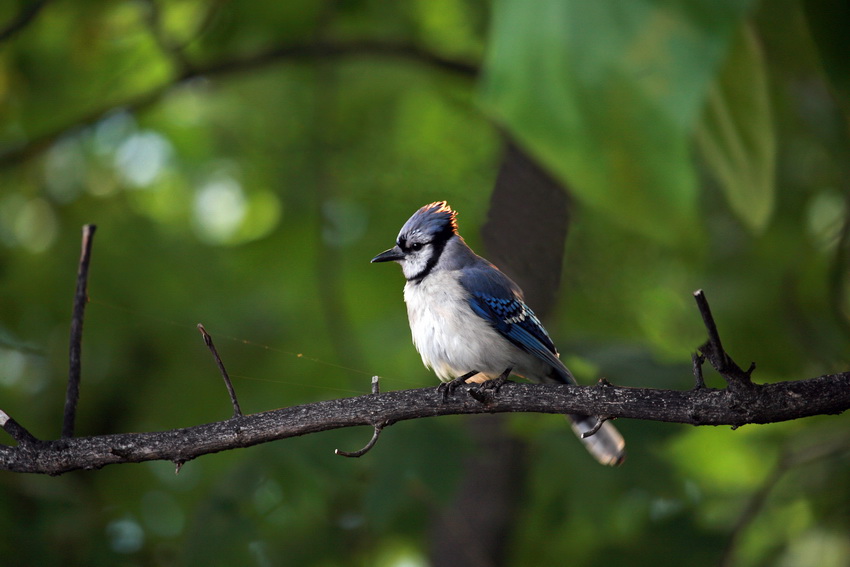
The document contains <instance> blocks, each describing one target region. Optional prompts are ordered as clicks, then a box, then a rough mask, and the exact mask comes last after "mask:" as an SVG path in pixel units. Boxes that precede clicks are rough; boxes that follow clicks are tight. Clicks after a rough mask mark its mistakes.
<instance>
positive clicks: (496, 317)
mask: <svg viewBox="0 0 850 567" xmlns="http://www.w3.org/2000/svg"><path fill="white" fill-rule="evenodd" d="M460 284H461V285H462V286H463V288H464V289H465V290H466V291H467V292H468V293H469V300H468V301H469V306H470V307H471V308H472V311H473V312H474V313H475V314H476V315H478V316H479V317H482V318H483V319H484V320H486V321H487V322H489V323H490V324H491V325H492V326H493V328H494V329H496V331H498V332H499V334H501V335H502V336H503V337H504V338H506V339H507V340H509V341H510V342H511V343H513V344H514V345H516V346H517V347H519V348H520V349H522V350H523V351H525V352H527V353H529V354H532V355H534V356H535V357H537V358H539V359H540V360H542V361H544V362H546V363H547V364H548V365H549V366H551V367H552V369H553V370H554V371H555V374H556V376H557V377H558V378H560V379H561V381H563V382H567V383H575V379H574V378H573V376H572V374H571V373H570V371H569V370H567V368H566V366H564V364H563V363H562V362H561V360H560V359H559V358H558V351H557V350H556V349H555V345H554V344H553V343H552V339H551V338H549V334H548V333H547V332H546V329H544V328H543V325H542V324H541V323H540V320H539V319H538V318H537V316H536V315H535V314H534V312H533V311H532V310H531V308H530V307H528V305H526V304H525V302H524V301H523V298H522V293H521V292H520V291H519V288H518V287H517V286H516V284H514V283H513V282H512V281H511V280H510V279H509V278H508V277H507V276H505V275H504V274H503V273H502V272H500V271H499V270H498V269H496V268H495V267H492V266H491V265H486V264H485V265H484V266H481V267H477V268H474V269H469V270H466V271H465V273H464V275H463V276H462V277H461V279H460Z"/></svg>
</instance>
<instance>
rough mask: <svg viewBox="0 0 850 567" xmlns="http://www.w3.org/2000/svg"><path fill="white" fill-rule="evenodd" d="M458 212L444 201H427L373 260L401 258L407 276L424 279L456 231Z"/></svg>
mask: <svg viewBox="0 0 850 567" xmlns="http://www.w3.org/2000/svg"><path fill="white" fill-rule="evenodd" d="M456 217H457V213H456V212H455V211H454V210H452V208H451V207H449V205H448V203H446V202H445V201H437V202H436V203H431V204H430V205H425V206H424V207H422V208H421V209H419V210H418V211H416V212H415V213H413V216H412V217H410V218H409V219H407V222H406V223H404V226H402V227H401V231H399V233H398V238H396V244H395V246H393V247H392V248H390V249H389V250H387V251H385V252H381V253H380V254H378V255H377V256H375V257H374V258H372V262H373V263H374V262H390V261H392V262H398V263H399V264H401V269H402V271H403V272H404V277H405V278H407V279H408V280H421V279H422V278H424V277H425V276H426V275H428V273H429V272H430V271H431V270H432V269H433V268H434V266H435V265H436V264H437V260H439V259H440V254H442V252H443V248H445V246H446V243H447V242H448V241H449V239H451V238H452V237H453V236H456V235H457V221H456V220H455V219H456Z"/></svg>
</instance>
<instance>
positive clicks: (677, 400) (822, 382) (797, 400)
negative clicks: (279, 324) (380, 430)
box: [0, 372, 850, 475]
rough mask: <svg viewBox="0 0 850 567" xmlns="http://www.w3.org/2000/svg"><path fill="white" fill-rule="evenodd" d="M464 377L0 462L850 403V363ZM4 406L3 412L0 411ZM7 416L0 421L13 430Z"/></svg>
mask: <svg viewBox="0 0 850 567" xmlns="http://www.w3.org/2000/svg"><path fill="white" fill-rule="evenodd" d="M475 387H476V386H474V385H473V386H461V387H460V388H458V389H457V390H456V393H455V395H454V396H452V397H450V398H449V399H448V400H446V401H445V402H442V401H441V400H440V396H439V395H438V394H437V392H436V391H435V389H434V388H420V389H415V390H401V391H395V392H386V393H383V394H377V395H376V394H368V395H363V396H357V397H353V398H342V399H338V400H328V401H322V402H316V403H312V404H306V405H300V406H293V407H289V408H283V409H277V410H273V411H267V412H263V413H257V414H252V415H247V416H242V417H235V418H232V419H228V420H225V421H219V422H215V423H209V424H205V425H197V426H194V427H186V428H181V429H173V430H169V431H162V432H151V433H123V434H117V435H100V436H95V437H75V438H70V439H59V440H56V441H36V442H31V443H20V441H19V444H18V445H17V446H0V469H3V470H8V471H14V472H28V473H42V474H51V475H57V474H62V473H65V472H68V471H73V470H78V469H99V468H101V467H103V466H106V465H110V464H116V463H138V462H143V461H152V460H167V461H172V462H175V463H183V462H186V461H189V460H192V459H194V458H196V457H199V456H201V455H206V454H209V453H217V452H219V451H226V450H230V449H237V448H242V447H250V446H252V445H258V444H260V443H267V442H269V441H276V440H278V439H285V438H288V437H297V436H301V435H307V434H310V433H318V432H320V431H329V430H332V429H340V428H344V427H353V426H356V425H366V426H370V427H374V424H376V423H384V422H386V423H387V424H393V423H396V422H399V421H405V420H410V419H418V418H424V417H436V416H441V415H456V414H479V413H503V412H539V413H562V414H563V413H583V414H590V415H605V416H610V417H612V418H614V417H617V418H630V419H645V420H653V421H663V422H671V423H688V424H691V425H732V426H741V425H745V424H749V423H772V422H778V421H786V420H792V419H799V418H802V417H808V416H813V415H819V414H838V413H841V412H843V411H846V410H847V409H850V372H844V373H840V374H832V375H826V376H819V377H817V378H810V379H808V380H797V381H791V382H780V383H777V384H763V385H754V387H753V388H752V389H747V390H737V391H735V390H731V389H728V388H727V389H724V390H714V389H711V388H700V389H693V390H688V391H679V390H657V389H648V388H624V387H620V386H614V385H611V384H607V383H602V384H597V385H594V386H570V385H549V384H546V385H542V384H518V383H512V382H509V383H507V384H505V385H504V386H503V387H502V388H501V390H499V393H498V394H492V393H491V392H487V396H485V397H486V398H487V399H486V403H481V402H479V401H477V400H475V399H474V398H472V397H471V396H469V395H468V392H469V390H470V389H471V388H475ZM4 415H5V414H4ZM13 421H14V420H11V419H7V420H6V422H5V423H4V424H3V428H4V429H6V431H7V432H9V433H10V434H11V435H13V436H15V433H13V432H12V431H10V430H9V427H8V426H9V423H11V422H13Z"/></svg>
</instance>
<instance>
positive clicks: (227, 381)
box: [198, 323, 242, 417]
mask: <svg viewBox="0 0 850 567" xmlns="http://www.w3.org/2000/svg"><path fill="white" fill-rule="evenodd" d="M198 330H199V331H200V332H201V335H203V336H204V343H205V344H206V345H207V348H209V349H210V352H211V353H212V355H213V358H215V363H216V365H218V370H219V372H221V377H222V378H223V379H224V385H225V386H227V393H228V394H230V403H232V404H233V417H241V416H242V408H240V407H239V400H237V399H236V390H234V389H233V383H232V382H231V381H230V376H229V375H228V374H227V370H226V369H225V368H224V363H223V362H222V361H221V357H220V356H219V355H218V351H217V350H216V348H215V345H214V344H213V340H212V337H211V336H210V334H209V333H208V332H207V330H206V329H204V326H203V325H202V324H200V323H198Z"/></svg>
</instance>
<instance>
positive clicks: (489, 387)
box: [469, 368, 513, 404]
mask: <svg viewBox="0 0 850 567" xmlns="http://www.w3.org/2000/svg"><path fill="white" fill-rule="evenodd" d="M511 370H513V368H508V369H506V370H505V371H504V372H502V373H501V374H499V376H497V377H496V378H494V379H492V380H485V381H484V382H481V383H480V384H478V385H477V386H476V387H474V388H472V389H470V390H469V395H470V396H472V397H473V398H475V399H476V400H478V401H479V402H481V403H482V404H483V403H485V402H486V401H487V396H488V395H489V394H490V392H492V394H493V395H495V394H498V393H499V389H500V388H501V387H502V385H504V383H505V382H507V381H508V376H510V375H511Z"/></svg>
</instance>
